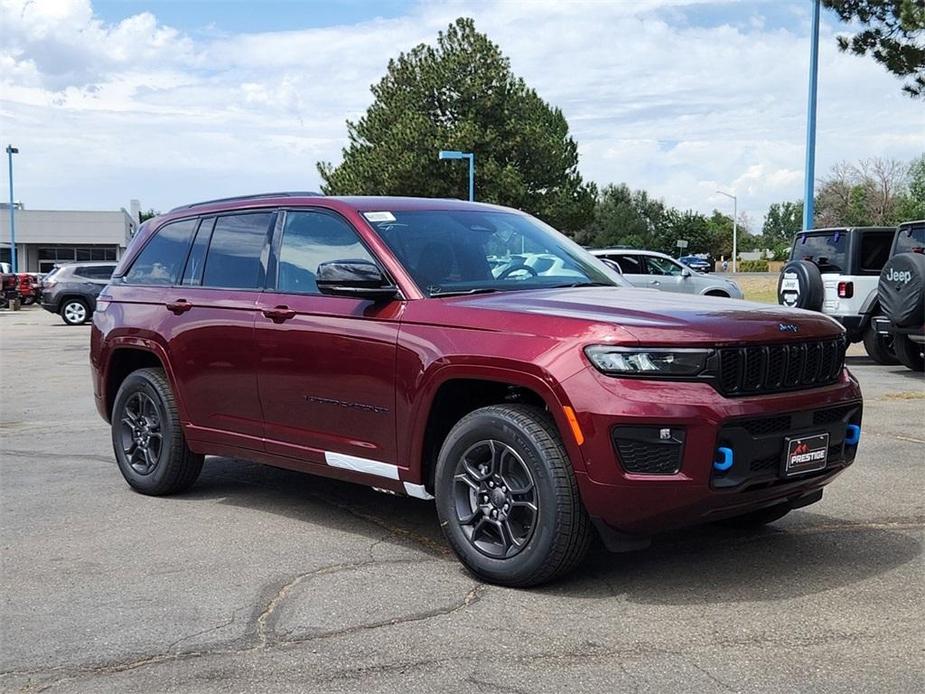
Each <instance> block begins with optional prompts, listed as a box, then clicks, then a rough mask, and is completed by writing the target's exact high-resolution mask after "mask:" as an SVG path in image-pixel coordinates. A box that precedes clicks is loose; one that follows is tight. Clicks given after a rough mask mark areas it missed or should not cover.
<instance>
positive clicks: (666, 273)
mask: <svg viewBox="0 0 925 694" xmlns="http://www.w3.org/2000/svg"><path fill="white" fill-rule="evenodd" d="M591 253H592V254H593V255H596V256H597V257H598V258H603V259H605V260H609V261H610V262H611V263H614V264H616V266H617V267H619V269H620V271H621V272H622V273H623V277H625V278H626V280H627V281H628V282H629V283H630V284H632V285H634V286H636V287H649V288H651V289H660V290H662V291H663V292H680V293H683V294H703V295H705V296H725V297H730V298H733V299H741V298H742V290H741V289H740V288H739V285H738V284H736V283H735V282H733V281H732V280H727V279H723V278H722V277H715V276H714V277H711V276H708V275H704V274H701V273H699V272H696V271H694V270H692V269H691V268H689V267H687V266H686V265H683V264H682V263H680V262H678V261H677V260H675V259H674V258H672V257H671V256H670V255H665V254H664V253H657V252H655V251H639V250H633V249H627V248H599V249H596V250H592V251H591Z"/></svg>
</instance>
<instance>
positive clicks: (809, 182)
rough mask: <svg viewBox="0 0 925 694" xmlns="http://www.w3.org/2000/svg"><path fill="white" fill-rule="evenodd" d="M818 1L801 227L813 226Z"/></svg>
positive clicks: (811, 57) (812, 45) (811, 54)
mask: <svg viewBox="0 0 925 694" xmlns="http://www.w3.org/2000/svg"><path fill="white" fill-rule="evenodd" d="M819 3H820V0H813V26H812V36H811V38H810V47H809V99H808V102H807V104H806V167H805V169H806V170H805V172H804V173H803V176H804V180H803V229H804V230H806V229H812V228H813V195H814V192H813V188H814V185H815V181H816V82H817V77H818V74H819Z"/></svg>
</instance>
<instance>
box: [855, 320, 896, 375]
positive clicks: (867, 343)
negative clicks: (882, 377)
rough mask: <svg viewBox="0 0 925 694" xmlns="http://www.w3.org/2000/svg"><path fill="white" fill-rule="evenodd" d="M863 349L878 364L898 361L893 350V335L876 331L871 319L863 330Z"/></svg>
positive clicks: (889, 363)
mask: <svg viewBox="0 0 925 694" xmlns="http://www.w3.org/2000/svg"><path fill="white" fill-rule="evenodd" d="M864 349H865V350H867V356H869V357H870V358H871V359H872V360H874V361H875V362H877V363H878V364H883V365H891V364H898V363H899V359H897V358H896V353H895V352H894V351H893V336H892V335H881V334H880V333H878V332H877V331H876V330H875V329H874V325H873V321H871V323H870V324H869V325H868V326H867V328H865V330H864Z"/></svg>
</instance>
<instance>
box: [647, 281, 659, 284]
mask: <svg viewBox="0 0 925 694" xmlns="http://www.w3.org/2000/svg"><path fill="white" fill-rule="evenodd" d="M649 284H661V282H659V281H658V280H650V281H649Z"/></svg>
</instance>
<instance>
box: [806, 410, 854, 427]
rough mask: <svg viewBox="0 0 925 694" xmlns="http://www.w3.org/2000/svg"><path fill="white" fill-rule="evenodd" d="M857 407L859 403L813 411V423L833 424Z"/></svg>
mask: <svg viewBox="0 0 925 694" xmlns="http://www.w3.org/2000/svg"><path fill="white" fill-rule="evenodd" d="M857 408H858V406H857V405H842V406H841V407H831V408H829V409H827V410H816V411H815V412H813V424H831V423H832V422H838V421H841V420H843V419H844V418H845V417H847V416H848V415H849V414H851V413H852V412H853V411H854V410H856V409H857Z"/></svg>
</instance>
